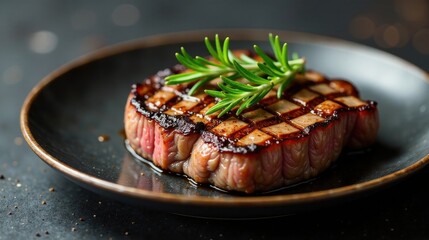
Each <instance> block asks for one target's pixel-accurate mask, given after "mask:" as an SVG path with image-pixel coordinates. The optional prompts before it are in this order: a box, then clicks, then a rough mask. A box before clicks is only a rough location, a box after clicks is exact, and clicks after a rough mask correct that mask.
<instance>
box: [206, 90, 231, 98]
mask: <svg viewBox="0 0 429 240" xmlns="http://www.w3.org/2000/svg"><path fill="white" fill-rule="evenodd" d="M204 92H205V93H207V94H208V95H210V96H212V97H216V98H226V94H225V93H223V92H221V91H216V90H204Z"/></svg>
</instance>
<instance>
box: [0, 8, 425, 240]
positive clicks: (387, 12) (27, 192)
mask: <svg viewBox="0 0 429 240" xmlns="http://www.w3.org/2000/svg"><path fill="white" fill-rule="evenodd" d="M214 28H264V29H279V30H290V31H299V32H309V33H315V34H320V35H324V36H330V37H335V38H341V39H345V40H349V41H353V42H357V43H361V44H364V45H368V46H371V47H374V48H378V49H381V50H383V51H387V52H390V53H392V54H394V55H396V56H399V57H400V58H403V59H405V60H407V61H409V62H411V63H413V64H415V65H417V66H419V67H421V68H422V69H424V70H425V71H429V1H428V0H324V1H317V0H299V1H298V0H296V1H290V0H289V1H288V0H263V1H261V0H245V1H233V0H181V1H169V0H157V1H156V0H153V1H149V0H143V1H137V0H135V1H133V0H109V1H85V0H62V1H58V0H34V1H13V0H2V1H1V2H0V239H3V238H4V239H6V238H8V237H11V236H13V237H14V238H15V237H19V238H25V237H27V236H30V237H41V236H42V237H46V236H52V237H65V236H67V237H70V238H85V237H86V238H90V239H92V238H93V237H100V238H116V237H123V236H127V235H128V233H130V234H135V235H134V236H136V234H137V233H140V234H141V235H145V236H149V237H150V236H152V235H151V234H154V233H155V232H156V230H160V227H159V226H158V225H157V224H154V223H153V222H159V223H166V222H167V221H168V219H171V218H173V219H175V220H180V221H183V224H184V226H185V227H186V226H188V227H189V226H191V227H192V226H194V225H195V224H197V223H198V221H194V220H189V219H186V220H184V219H178V217H177V216H170V215H168V214H164V215H162V214H161V215H158V214H154V215H153V216H152V219H140V220H138V219H139V216H138V214H139V213H135V212H133V211H132V210H131V209H130V208H128V207H127V206H123V205H121V204H119V203H115V202H113V201H110V200H107V199H104V198H101V197H99V196H97V195H95V194H92V193H90V192H87V191H86V190H83V189H80V188H79V187H77V186H75V185H73V184H70V182H68V181H66V180H64V178H62V177H61V176H59V175H58V174H57V173H56V172H55V171H53V170H51V169H50V168H49V167H47V166H46V165H45V164H44V163H43V162H42V161H39V160H38V158H37V157H36V156H35V155H34V154H33V153H32V152H31V150H29V148H28V147H27V145H26V143H25V141H24V140H23V138H22V137H21V132H20V129H19V111H20V108H21V106H22V103H23V101H24V98H25V97H26V95H27V94H28V92H29V91H30V89H31V88H32V87H33V86H34V85H35V84H37V83H38V82H39V81H40V80H41V79H42V78H43V77H44V76H46V75H47V74H49V73H50V72H51V71H53V70H55V69H57V68H58V67H60V66H61V65H63V64H65V63H68V62H70V61H72V60H73V59H75V58H77V57H79V56H82V55H84V54H87V53H90V52H93V51H95V50H97V49H99V48H101V47H104V46H108V45H112V44H116V43H119V42H123V41H128V40H132V39H136V38H141V37H144V36H150V35H155V34H162V33H168V32H178V31H186V30H198V29H214ZM340 61H341V59H340ZM54 183H55V186H56V188H57V190H58V189H59V190H58V193H57V195H55V196H53V195H49V192H52V191H57V190H55V189H51V188H50V186H52V185H53V184H54ZM48 189H49V190H48ZM51 190H52V191H51ZM71 195H73V196H79V197H81V199H79V197H77V198H76V197H75V198H73V200H68V196H71ZM45 199H48V200H52V201H50V202H48V203H49V204H52V205H51V206H49V205H48V206H45V205H46V202H45V203H43V201H45ZM55 202H58V204H55ZM82 206H85V207H87V208H88V209H89V210H87V211H85V210H83V209H82ZM405 209H406V207H405ZM77 212H80V214H81V216H83V217H80V216H78V213H77ZM82 212H83V213H82ZM57 214H58V215H57ZM96 215H98V216H100V215H101V216H103V217H104V218H105V219H106V220H105V221H103V220H94V219H96V217H95V216H96ZM378 217H379V221H378V222H377V223H379V225H378V227H380V229H381V230H380V231H385V232H383V234H384V235H382V236H395V234H396V233H395V232H394V230H395V229H397V226H399V225H400V223H401V222H395V223H393V222H389V221H390V220H389V219H390V218H389V217H386V216H378ZM91 219H92V222H91ZM136 219H137V220H136ZM295 220H296V219H295ZM109 221H111V222H110V223H109ZM135 221H140V224H141V223H142V222H144V223H145V224H146V230H142V229H143V228H138V227H136V226H133V225H134V223H135ZM298 221H302V222H303V223H304V222H305V221H304V220H302V219H298ZM113 223H115V224H113ZM79 224H80V225H79ZM85 224H86V226H85ZM124 224H126V227H124ZM201 224H203V225H198V227H199V228H202V229H205V230H206V233H207V232H208V233H211V235H210V234H209V235H210V236H208V235H204V236H203V235H200V238H201V239H210V238H222V237H223V236H225V235H226V233H225V232H224V233H222V231H219V232H218V231H214V230H213V231H212V232H210V231H209V230H208V229H210V227H209V225H210V224H211V222H207V221H203V223H201ZM336 224H342V225H347V224H350V222H347V221H346V222H344V221H343V220H341V222H336ZM78 225H79V226H78ZM164 225H165V224H164ZM164 225H160V226H164ZM84 226H85V227H84ZM253 226H257V225H256V224H254V225H253ZM182 227H183V225H182ZM219 227H221V229H223V231H228V230H226V229H227V227H226V225H221V226H219ZM315 227H316V228H318V229H319V230H320V229H321V228H323V224H322V225H318V226H315ZM147 228H149V230H148V229H147ZM150 228H152V230H153V231H152V232H151V230H150ZM139 229H140V230H139ZM183 229H184V228H183ZM77 231H78V232H77ZM187 231H188V232H187ZM189 231H192V230H182V233H184V232H187V233H189ZM423 231H424V230H423ZM75 232H76V233H75ZM426 232H427V231H426ZM296 233H297V234H298V232H296ZM349 233H350V232H349ZM356 233H358V232H356ZM370 233H371V232H366V233H364V235H361V236H366V235H365V234H368V235H370ZM73 234H74V235H73ZM76 234H80V235H76ZM223 234H225V235H223ZM237 234H238V233H237ZM256 234H259V235H257V236H254V237H255V238H258V236H259V238H261V237H263V236H265V235H264V233H263V232H257V233H256ZM330 234H331V235H330ZM332 234H334V235H332ZM342 234H345V233H344V232H343V233H327V232H325V235H321V236H331V237H332V236H336V237H340V236H342ZM351 234H352V235H353V233H351ZM359 234H360V233H359ZM402 234H405V235H406V232H402ZM78 236H80V237H78ZM158 236H159V235H158ZM236 236H238V235H236ZM246 236H247V235H246ZM396 236H398V234H396ZM248 237H249V238H250V237H251V236H248ZM334 238H335V237H334ZM336 239H338V238H336ZM348 239H351V238H350V237H349V238H348Z"/></svg>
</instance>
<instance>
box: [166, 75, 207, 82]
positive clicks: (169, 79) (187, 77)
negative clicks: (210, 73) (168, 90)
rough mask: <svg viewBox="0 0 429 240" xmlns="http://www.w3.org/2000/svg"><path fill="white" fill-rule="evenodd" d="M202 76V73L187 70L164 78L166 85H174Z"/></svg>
mask: <svg viewBox="0 0 429 240" xmlns="http://www.w3.org/2000/svg"><path fill="white" fill-rule="evenodd" d="M202 77H204V74H203V73H198V72H187V73H179V74H175V75H170V76H168V77H166V78H165V80H166V84H167V85H175V84H181V83H187V82H193V81H196V80H198V79H200V78H202Z"/></svg>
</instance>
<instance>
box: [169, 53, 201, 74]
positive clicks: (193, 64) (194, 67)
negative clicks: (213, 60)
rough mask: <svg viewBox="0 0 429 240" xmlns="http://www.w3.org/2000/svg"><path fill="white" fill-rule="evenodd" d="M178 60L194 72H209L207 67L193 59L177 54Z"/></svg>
mask: <svg viewBox="0 0 429 240" xmlns="http://www.w3.org/2000/svg"><path fill="white" fill-rule="evenodd" d="M176 58H177V60H178V61H179V62H180V63H181V64H183V65H184V66H186V67H187V68H190V69H192V70H195V71H198V72H205V71H206V70H207V68H206V67H205V66H203V65H200V64H198V63H197V62H195V61H194V60H193V59H192V58H188V57H186V56H184V55H181V54H178V53H177V54H176Z"/></svg>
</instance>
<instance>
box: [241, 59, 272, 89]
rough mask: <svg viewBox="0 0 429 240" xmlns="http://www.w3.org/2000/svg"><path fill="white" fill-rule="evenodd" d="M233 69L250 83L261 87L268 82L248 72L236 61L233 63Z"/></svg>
mask: <svg viewBox="0 0 429 240" xmlns="http://www.w3.org/2000/svg"><path fill="white" fill-rule="evenodd" d="M234 67H235V69H236V70H237V72H238V73H239V74H240V75H242V76H243V77H244V78H246V79H247V80H249V81H250V82H252V83H255V84H258V85H261V84H265V83H268V82H269V80H267V79H265V78H262V77H260V76H258V75H256V74H254V73H252V72H250V71H249V70H247V69H245V68H244V67H242V66H241V65H240V64H239V63H238V62H237V61H234Z"/></svg>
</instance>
